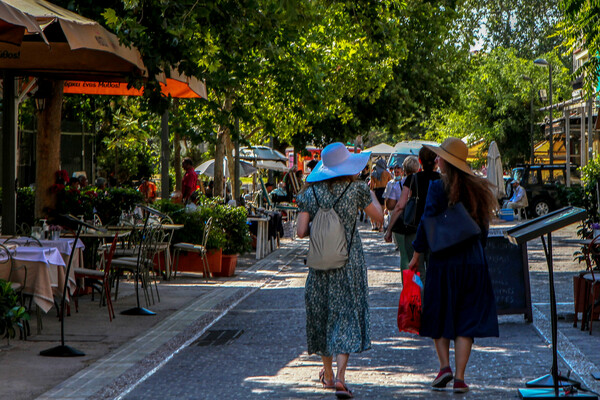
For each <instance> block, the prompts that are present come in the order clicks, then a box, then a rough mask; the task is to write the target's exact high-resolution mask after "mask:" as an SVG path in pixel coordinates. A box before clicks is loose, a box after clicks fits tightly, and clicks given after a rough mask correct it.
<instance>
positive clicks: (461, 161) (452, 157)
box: [423, 137, 474, 175]
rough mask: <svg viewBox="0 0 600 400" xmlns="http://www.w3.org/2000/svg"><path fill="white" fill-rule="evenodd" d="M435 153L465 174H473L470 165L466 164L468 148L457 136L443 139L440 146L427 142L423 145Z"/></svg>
mask: <svg viewBox="0 0 600 400" xmlns="http://www.w3.org/2000/svg"><path fill="white" fill-rule="evenodd" d="M423 146H424V147H427V148H428V149H429V150H431V151H433V152H434V153H435V154H437V155H438V156H440V157H441V158H443V159H444V161H447V162H449V163H450V164H452V165H454V166H455V167H456V168H458V169H460V170H461V171H463V172H466V173H467V174H470V175H474V174H473V171H471V167H469V164H467V156H468V155H469V149H468V148H467V145H466V144H465V142H463V141H462V140H460V139H458V138H453V137H450V138H448V139H446V140H444V143H442V145H441V146H440V147H435V146H430V145H427V144H424V145H423Z"/></svg>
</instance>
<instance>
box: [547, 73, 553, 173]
mask: <svg viewBox="0 0 600 400" xmlns="http://www.w3.org/2000/svg"><path fill="white" fill-rule="evenodd" d="M548 73H549V76H550V84H549V89H550V94H549V96H548V99H549V102H550V109H549V116H550V121H549V123H550V139H549V141H548V144H549V145H550V164H554V137H553V136H554V128H553V118H552V64H550V63H549V64H548Z"/></svg>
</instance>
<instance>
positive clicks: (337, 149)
mask: <svg viewBox="0 0 600 400" xmlns="http://www.w3.org/2000/svg"><path fill="white" fill-rule="evenodd" d="M369 157H371V152H362V153H350V152H349V151H348V149H347V148H346V146H345V145H344V144H343V143H340V142H336V143H332V144H330V145H328V146H327V147H325V148H324V149H323V151H322V152H321V160H320V161H319V162H318V163H317V165H316V166H315V168H314V169H313V170H312V172H311V173H310V175H308V176H307V177H306V182H308V183H312V182H321V181H325V180H327V179H331V178H337V177H339V176H348V175H357V174H358V173H359V172H360V171H362V170H363V169H364V168H365V166H366V165H367V163H368V162H369Z"/></svg>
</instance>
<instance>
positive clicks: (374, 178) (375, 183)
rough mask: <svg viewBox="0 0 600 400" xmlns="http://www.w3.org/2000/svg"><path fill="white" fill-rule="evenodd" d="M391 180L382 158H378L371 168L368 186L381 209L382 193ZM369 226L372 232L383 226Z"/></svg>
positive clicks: (382, 202)
mask: <svg viewBox="0 0 600 400" xmlns="http://www.w3.org/2000/svg"><path fill="white" fill-rule="evenodd" d="M391 180H392V174H390V172H389V171H388V170H387V163H386V162H385V160H384V159H383V158H380V159H379V160H377V162H376V163H375V166H373V170H372V171H371V181H370V182H369V186H370V188H371V190H372V191H373V192H374V193H375V196H376V197H377V201H378V202H379V205H380V206H381V207H383V205H384V198H383V192H384V191H385V187H386V186H387V183H388V182H389V181H391ZM371 226H372V228H373V230H374V231H377V230H380V228H381V227H382V226H383V225H379V226H378V225H377V224H375V223H373V221H371Z"/></svg>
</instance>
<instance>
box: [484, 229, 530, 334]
mask: <svg viewBox="0 0 600 400" xmlns="http://www.w3.org/2000/svg"><path fill="white" fill-rule="evenodd" d="M485 251H486V255H487V261H488V268H489V271H490V277H491V279H492V287H493V288H494V295H495V296H496V306H497V309H498V314H524V315H525V318H526V319H527V321H529V322H531V321H532V320H533V316H532V312H531V289H530V286H529V265H528V263H527V243H523V244H519V245H514V244H512V243H510V242H509V241H508V239H506V238H505V237H503V236H490V237H488V241H487V246H486V248H485Z"/></svg>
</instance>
